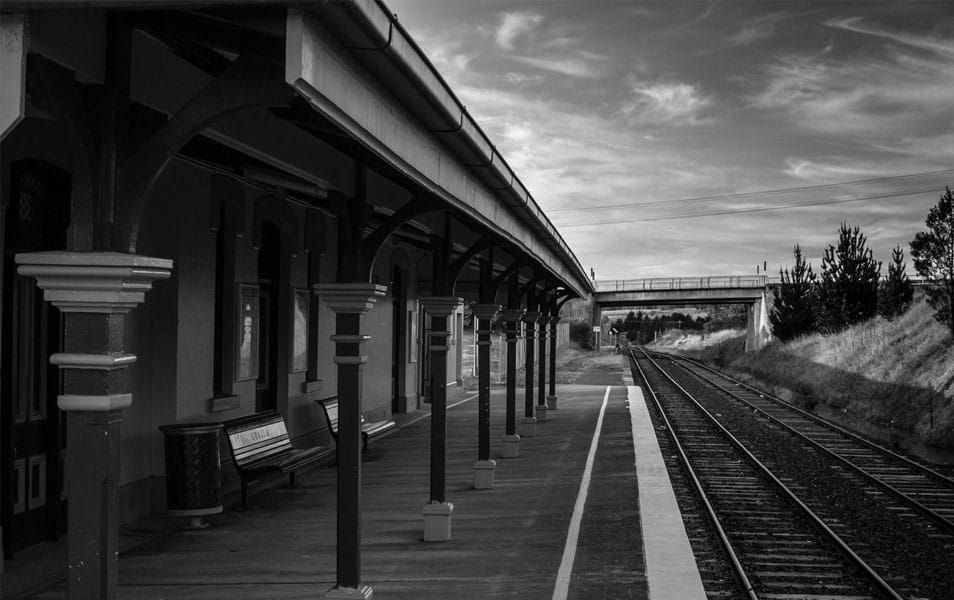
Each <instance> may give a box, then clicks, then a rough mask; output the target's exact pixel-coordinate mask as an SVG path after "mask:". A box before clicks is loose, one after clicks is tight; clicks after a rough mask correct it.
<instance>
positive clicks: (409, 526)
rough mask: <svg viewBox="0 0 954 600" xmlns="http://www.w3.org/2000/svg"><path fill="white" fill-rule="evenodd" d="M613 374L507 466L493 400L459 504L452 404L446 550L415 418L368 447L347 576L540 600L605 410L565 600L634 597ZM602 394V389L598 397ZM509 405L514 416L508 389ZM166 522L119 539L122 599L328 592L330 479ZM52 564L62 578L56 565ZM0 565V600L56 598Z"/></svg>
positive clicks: (637, 574)
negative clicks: (488, 449)
mask: <svg viewBox="0 0 954 600" xmlns="http://www.w3.org/2000/svg"><path fill="white" fill-rule="evenodd" d="M624 375H625V370H624V369H622V368H620V367H617V366H616V364H614V361H613V360H612V359H611V360H606V359H601V360H597V361H595V362H594V363H593V369H583V373H582V376H581V377H580V379H582V380H583V381H585V382H586V383H584V384H564V385H559V386H558V387H557V393H558V395H559V397H560V403H559V409H558V410H556V411H553V412H551V413H550V414H549V416H548V419H547V420H546V421H544V422H540V423H538V424H537V430H536V431H537V435H536V436H534V437H532V438H524V439H522V440H521V443H520V457H519V458H514V459H505V458H502V457H500V444H499V439H500V436H501V435H502V434H503V428H504V410H503V408H504V391H503V389H495V390H494V391H493V394H492V424H491V425H492V431H493V432H494V433H493V436H492V438H493V454H494V458H495V460H496V461H497V468H496V471H495V480H496V485H495V487H494V488H493V489H490V490H475V489H473V462H474V461H475V460H476V459H477V450H476V449H477V401H476V398H475V395H474V394H473V393H472V392H466V391H465V390H454V391H452V393H451V395H450V398H449V403H450V405H451V406H453V408H451V409H450V410H449V411H448V419H447V439H448V449H447V456H448V459H447V499H448V501H450V502H452V503H453V504H454V514H453V534H452V539H451V540H450V541H446V542H424V541H423V518H422V515H421V509H422V508H423V506H424V503H425V502H426V501H427V499H428V482H429V478H428V457H429V447H428V444H429V436H428V433H427V432H428V430H429V427H430V419H429V418H428V415H427V413H426V412H421V413H417V414H414V415H401V416H400V417H399V420H400V425H401V428H400V429H398V430H397V431H395V432H394V433H393V434H391V435H388V436H387V437H384V438H381V439H378V440H375V441H373V442H372V443H371V448H370V450H369V452H368V453H367V454H366V455H365V457H364V462H363V471H362V473H363V475H362V476H363V486H362V494H363V496H362V515H363V521H362V576H363V583H365V584H368V585H370V586H372V588H373V589H374V597H375V598H408V599H411V598H413V599H432V598H433V599H445V598H455V599H462V600H467V599H475V600H476V599H487V598H524V599H526V598H531V599H532V598H544V599H545V598H554V596H553V594H554V589H555V582H556V579H557V574H558V571H559V569H560V565H561V557H562V556H563V554H564V549H565V546H566V540H567V531H568V526H569V523H570V519H571V515H572V513H573V510H574V504H575V502H576V501H577V498H578V493H579V489H580V481H581V477H582V474H583V472H584V467H585V463H586V459H587V454H588V451H589V449H590V446H591V442H592V441H593V440H594V428H595V425H596V423H597V418H598V415H599V411H600V406H601V405H602V403H603V399H604V396H606V397H607V407H606V409H605V414H604V420H603V426H602V428H601V431H600V435H599V437H598V438H597V441H596V445H595V457H594V461H593V467H592V473H591V483H590V486H589V488H588V489H589V494H588V497H587V501H586V504H585V509H584V511H583V514H582V519H581V521H580V523H579V537H578V539H577V542H576V554H575V559H574V561H573V565H572V570H571V571H570V582H569V586H568V593H567V596H566V597H567V598H574V599H591V598H627V599H629V598H632V599H637V600H641V599H646V598H648V597H649V595H648V584H647V580H646V572H645V567H644V564H645V560H644V556H643V543H642V536H641V529H640V517H639V499H638V497H637V482H636V470H635V469H634V468H633V462H634V454H633V441H632V432H631V427H630V415H629V409H628V407H627V389H626V387H625V385H624V383H626V382H625V377H624ZM595 380H602V381H600V382H599V383H597V381H595ZM607 384H609V385H612V386H613V387H612V388H611V389H610V392H609V394H608V395H607ZM517 397H518V404H519V403H520V402H519V401H520V400H522V398H523V395H522V390H520V389H518V396H517ZM178 522H179V521H175V520H174V519H172V518H171V517H165V516H155V517H152V518H150V519H147V520H145V521H143V522H138V523H134V524H132V525H131V526H129V527H126V528H124V531H123V538H124V545H125V546H126V547H127V549H125V550H124V552H123V553H122V555H121V558H120V565H119V579H120V596H121V597H122V598H124V599H129V600H131V599H144V600H145V599H149V600H156V599H172V598H177V599H178V598H183V599H196V600H204V599H210V600H211V599H221V598H235V597H241V598H243V599H248V600H252V599H259V598H261V599H285V598H287V599H291V598H309V599H317V598H321V596H322V594H323V593H324V592H325V591H326V590H328V589H329V588H330V587H331V586H332V585H333V584H334V579H335V472H334V469H333V468H330V467H325V468H318V469H314V470H311V471H308V472H305V473H303V474H300V475H299V477H298V485H297V486H296V487H295V488H288V487H275V488H272V489H268V490H262V491H258V492H257V493H254V494H252V495H251V496H250V505H249V508H248V509H247V510H240V509H239V508H238V507H237V506H228V507H227V508H226V510H225V512H224V513H222V514H221V515H215V516H213V517H210V518H209V522H210V523H211V527H210V528H208V529H206V530H201V531H183V530H179V529H177V528H176V527H175V524H176V523H178ZM51 548H55V546H51ZM16 562H21V561H20V560H18V561H16ZM54 564H56V565H57V567H58V568H60V569H62V568H63V567H62V565H63V564H65V561H63V559H60V560H59V561H54ZM7 566H8V572H7V573H6V574H5V577H4V582H3V584H4V586H3V592H4V598H7V597H10V598H31V599H36V600H52V599H57V600H59V599H62V598H65V597H66V590H65V586H64V583H63V582H62V581H59V582H57V581H56V579H57V578H56V577H54V576H51V574H49V573H48V574H47V576H46V579H45V581H44V582H41V583H42V585H40V586H39V588H41V589H38V588H37V587H34V588H32V591H26V592H24V593H21V594H19V595H14V594H13V593H12V592H11V590H12V589H14V587H13V586H14V584H15V583H16V581H15V580H16V577H17V573H18V572H19V573H20V574H21V576H22V575H23V574H25V573H26V572H27V571H28V569H25V568H23V565H22V564H21V565H19V566H18V567H19V570H18V569H17V568H14V569H9V567H11V566H13V564H12V563H10V564H8V565H7ZM11 580H13V581H11ZM8 593H10V594H11V595H10V596H7V594H8Z"/></svg>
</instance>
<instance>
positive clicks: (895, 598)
mask: <svg viewBox="0 0 954 600" xmlns="http://www.w3.org/2000/svg"><path fill="white" fill-rule="evenodd" d="M640 351H641V352H643V354H644V356H645V357H646V359H648V360H649V362H651V363H652V364H653V365H654V366H655V367H656V368H657V369H659V372H660V373H662V375H663V376H664V377H665V378H666V379H668V380H669V381H670V383H672V384H673V385H674V386H675V387H676V388H677V389H678V390H679V391H680V392H681V393H682V394H683V395H684V396H685V397H686V398H687V399H689V401H690V402H692V403H693V404H694V405H695V406H696V408H698V409H699V411H700V412H701V413H702V414H704V415H705V416H706V417H707V418H708V419H709V421H710V422H711V423H712V424H713V425H715V426H716V427H717V428H718V429H719V430H720V431H721V432H722V434H723V435H725V437H726V438H727V439H728V440H729V442H730V443H731V444H732V445H734V446H735V447H736V448H737V449H738V450H739V451H740V452H742V454H744V455H745V457H746V458H747V459H748V460H749V461H750V462H751V464H753V465H755V466H756V467H757V468H758V469H759V470H761V471H762V473H763V474H764V475H765V476H766V477H767V478H768V479H769V480H771V481H772V482H773V483H774V484H775V485H776V487H777V488H778V489H779V490H780V491H781V492H782V493H783V494H784V495H785V496H787V497H788V498H789V500H791V502H792V503H793V504H795V506H797V507H798V508H799V509H800V510H801V511H802V512H803V514H804V515H805V516H806V517H808V519H809V520H810V521H812V522H813V523H814V524H815V526H817V527H818V528H819V529H821V530H822V531H823V532H824V533H825V534H826V535H827V536H828V537H829V539H830V540H831V541H832V542H834V544H835V545H836V546H837V547H838V549H839V550H841V551H842V553H843V554H844V555H845V556H846V557H847V558H848V560H849V561H850V562H852V563H853V564H854V565H855V566H856V567H857V568H858V569H860V570H861V571H862V572H863V573H864V574H865V575H866V576H867V577H868V579H869V580H870V581H871V582H872V583H873V584H874V585H875V587H877V588H878V591H880V592H881V593H883V594H885V595H886V596H887V597H889V598H891V599H892V600H905V599H904V597H903V596H901V595H900V594H898V592H897V591H895V589H894V588H892V587H891V586H890V585H889V584H888V582H886V581H885V580H884V579H883V578H882V577H881V576H880V575H878V573H877V572H876V571H875V570H874V569H872V568H871V566H870V565H868V563H867V562H865V560H864V559H863V558H861V557H860V556H858V554H857V553H856V552H855V551H854V550H852V549H851V547H850V546H849V545H848V544H847V543H846V542H845V541H844V540H843V539H841V537H840V536H839V535H838V534H837V533H835V532H834V531H832V529H831V528H830V527H829V526H828V525H827V524H826V523H825V522H824V521H823V520H822V519H821V518H820V517H819V516H818V515H816V514H815V512H814V511H813V510H812V509H811V508H809V507H808V505H806V504H805V503H804V502H802V501H801V499H799V497H798V496H797V495H795V493H794V492H793V491H792V490H791V489H789V488H788V486H786V485H785V484H784V483H783V482H782V481H781V480H780V479H779V478H778V477H776V476H775V474H774V473H772V471H771V470H770V469H769V468H768V467H767V466H765V464H763V463H762V461H760V460H759V459H758V458H757V457H756V456H755V455H754V454H752V452H751V451H750V450H749V449H748V448H746V447H745V445H744V444H743V443H742V442H741V441H740V440H739V439H738V438H736V437H735V436H734V435H733V434H732V432H730V431H729V430H728V429H726V428H725V427H724V426H723V425H722V424H721V423H720V422H719V420H718V419H716V418H715V417H714V416H713V415H712V413H710V412H709V411H708V410H706V408H705V407H704V406H702V405H701V404H700V403H699V401H698V400H696V399H695V398H694V397H693V396H692V394H690V393H689V392H688V391H686V390H685V388H683V387H682V386H681V385H679V384H678V383H677V382H676V381H675V380H674V379H673V378H672V377H671V376H670V375H669V374H668V373H666V371H665V370H664V369H663V368H662V367H661V366H659V364H658V363H657V362H656V361H655V360H654V359H653V358H652V357H651V356H650V355H649V353H647V352H646V351H645V350H643V349H642V348H640Z"/></svg>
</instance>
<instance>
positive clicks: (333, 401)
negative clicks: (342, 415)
mask: <svg viewBox="0 0 954 600" xmlns="http://www.w3.org/2000/svg"><path fill="white" fill-rule="evenodd" d="M317 402H318V404H319V405H320V406H321V408H323V409H324V411H325V416H326V417H328V428H329V429H330V430H331V435H332V437H334V438H335V442H337V441H338V399H337V398H329V399H327V400H317ZM396 427H397V423H395V422H394V421H374V422H371V423H369V422H367V421H365V420H364V415H361V441H362V442H363V445H364V450H365V451H367V449H368V440H369V439H371V438H373V437H377V436H379V435H381V434H384V433H387V432H388V431H391V430H392V429H394V428H396Z"/></svg>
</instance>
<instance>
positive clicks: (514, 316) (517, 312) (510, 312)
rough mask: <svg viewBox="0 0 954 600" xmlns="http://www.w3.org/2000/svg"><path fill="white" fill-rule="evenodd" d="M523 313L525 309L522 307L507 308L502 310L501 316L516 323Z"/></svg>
mask: <svg viewBox="0 0 954 600" xmlns="http://www.w3.org/2000/svg"><path fill="white" fill-rule="evenodd" d="M523 313H524V309H522V308H505V309H503V310H501V311H500V318H501V319H503V320H504V321H509V322H511V323H514V322H517V321H519V320H520V319H521V318H523Z"/></svg>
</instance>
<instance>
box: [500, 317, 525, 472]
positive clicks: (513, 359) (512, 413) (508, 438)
mask: <svg viewBox="0 0 954 600" xmlns="http://www.w3.org/2000/svg"><path fill="white" fill-rule="evenodd" d="M523 312H524V311H523V309H522V308H505V309H504V310H503V311H501V313H500V315H501V318H502V319H503V320H504V323H505V324H506V325H505V327H506V335H507V428H506V430H505V433H504V436H503V457H504V458H517V457H518V456H520V436H519V435H518V434H517V330H518V327H519V323H520V319H521V318H522V317H523Z"/></svg>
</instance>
